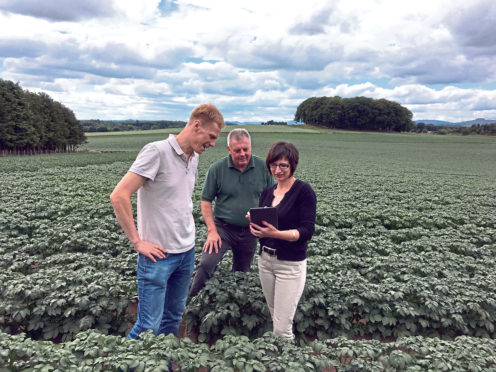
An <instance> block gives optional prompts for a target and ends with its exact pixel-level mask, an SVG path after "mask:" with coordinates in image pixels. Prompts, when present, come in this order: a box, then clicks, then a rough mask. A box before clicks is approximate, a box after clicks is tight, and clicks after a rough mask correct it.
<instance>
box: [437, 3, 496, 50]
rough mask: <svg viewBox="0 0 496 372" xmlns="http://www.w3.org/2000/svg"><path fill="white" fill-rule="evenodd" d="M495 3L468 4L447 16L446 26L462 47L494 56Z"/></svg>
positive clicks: (495, 48)
mask: <svg viewBox="0 0 496 372" xmlns="http://www.w3.org/2000/svg"><path fill="white" fill-rule="evenodd" d="M495 20H496V3H495V2H494V1H493V0H482V1H476V2H473V3H470V5H469V6H468V7H467V8H464V9H458V10H457V11H454V12H452V13H451V14H449V15H448V17H447V19H446V24H447V25H448V27H449V28H450V30H451V32H452V34H453V35H454V37H455V40H456V41H458V42H459V43H460V45H461V46H462V47H465V48H473V49H477V50H478V52H479V53H483V54H484V53H488V54H490V55H494V54H496V21H495Z"/></svg>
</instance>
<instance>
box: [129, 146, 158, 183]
mask: <svg viewBox="0 0 496 372" xmlns="http://www.w3.org/2000/svg"><path fill="white" fill-rule="evenodd" d="M159 167H160V155H159V151H158V149H157V147H156V146H154V145H153V144H147V145H145V146H144V147H143V148H142V149H141V151H140V152H139V154H138V156H137V157H136V160H135V161H134V163H133V165H131V168H129V171H130V172H133V173H136V174H138V175H140V176H143V177H146V178H148V179H150V180H152V181H153V180H155V177H156V176H157V173H158V169H159Z"/></svg>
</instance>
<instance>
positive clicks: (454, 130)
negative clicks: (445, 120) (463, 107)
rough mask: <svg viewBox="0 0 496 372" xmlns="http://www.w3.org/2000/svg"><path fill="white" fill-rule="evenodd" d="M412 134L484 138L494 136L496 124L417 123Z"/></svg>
mask: <svg viewBox="0 0 496 372" xmlns="http://www.w3.org/2000/svg"><path fill="white" fill-rule="evenodd" d="M413 131H414V132H417V133H436V134H461V135H464V136H467V135H469V134H480V135H485V136H496V123H488V124H472V125H471V126H450V125H434V124H425V123H422V122H420V123H417V124H416V126H415V128H414V129H413Z"/></svg>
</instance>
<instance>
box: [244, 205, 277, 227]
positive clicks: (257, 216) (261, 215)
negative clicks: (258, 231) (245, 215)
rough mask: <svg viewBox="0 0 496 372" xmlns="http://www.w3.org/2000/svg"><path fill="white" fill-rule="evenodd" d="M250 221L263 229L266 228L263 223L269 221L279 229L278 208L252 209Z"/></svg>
mask: <svg viewBox="0 0 496 372" xmlns="http://www.w3.org/2000/svg"><path fill="white" fill-rule="evenodd" d="M250 220H251V222H253V223H256V224H257V225H258V226H262V227H263V226H265V225H264V224H263V223H262V221H267V222H268V223H270V224H271V225H273V226H274V227H276V228H277V227H278V225H277V209H276V207H259V208H250Z"/></svg>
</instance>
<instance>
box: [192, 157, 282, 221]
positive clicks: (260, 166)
mask: <svg viewBox="0 0 496 372" xmlns="http://www.w3.org/2000/svg"><path fill="white" fill-rule="evenodd" d="M274 183H275V181H274V179H273V178H272V176H271V174H270V173H269V171H268V170H267V167H266V166H265V161H264V160H263V159H261V158H259V157H258V156H255V155H252V156H251V158H250V162H249V163H248V166H247V167H246V169H245V170H244V172H240V171H239V170H238V169H237V168H236V167H235V166H234V164H233V162H232V160H231V156H226V157H225V158H222V159H220V160H217V161H216V162H215V163H213V164H212V165H211V166H210V168H209V169H208V171H207V175H206V176H205V183H204V185H203V191H202V196H201V199H202V200H203V201H207V202H210V203H213V202H214V200H215V206H214V216H215V217H217V218H220V219H222V220H224V221H225V222H227V223H229V224H231V225H236V226H247V225H248V224H249V221H248V220H247V219H246V218H245V216H246V212H248V211H249V210H250V208H254V207H258V198H259V197H260V194H261V193H262V190H264V189H265V188H267V187H269V186H272V185H273V184H274Z"/></svg>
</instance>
